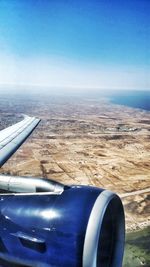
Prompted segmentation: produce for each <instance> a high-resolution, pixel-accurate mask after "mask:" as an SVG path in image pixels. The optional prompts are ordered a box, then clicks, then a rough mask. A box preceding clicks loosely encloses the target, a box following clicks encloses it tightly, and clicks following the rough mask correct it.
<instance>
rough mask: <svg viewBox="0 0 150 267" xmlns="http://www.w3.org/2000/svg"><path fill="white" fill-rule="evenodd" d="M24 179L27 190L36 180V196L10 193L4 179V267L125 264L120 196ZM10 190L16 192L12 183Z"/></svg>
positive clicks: (0, 251)
mask: <svg viewBox="0 0 150 267" xmlns="http://www.w3.org/2000/svg"><path fill="white" fill-rule="evenodd" d="M5 178H6V179H5ZM12 179H15V178H12ZM21 179H22V180H21ZM23 179H24V181H25V182H24V185H25V187H26V185H28V187H30V181H31V185H32V190H33V192H32V190H31V191H30V190H29V192H30V193H28V192H23V193H18V191H17V190H16V192H15V191H14V190H11V192H9V190H8V189H9V188H8V187H7V192H6V188H4V187H5V185H4V184H3V186H2V182H1V180H0V184H1V186H2V187H3V189H4V190H5V193H1V194H0V258H1V259H2V261H5V264H6V263H8V266H13V263H14V264H15V265H14V266H17V264H22V265H23V266H32V267H37V266H39V267H42V266H45V267H46V266H51V267H121V266H122V258H123V251H124V236H125V225H124V211H123V206H122V203H121V200H120V198H119V197H118V196H117V195H116V194H114V193H112V192H110V191H107V190H104V189H99V188H95V187H90V186H70V187H69V186H63V185H61V184H58V183H54V182H52V181H48V180H40V179H35V178H34V179H32V178H31V180H30V178H18V181H19V182H20V183H21V181H22V183H23ZM6 180H7V176H5V177H4V176H3V181H5V182H4V183H5V184H6ZM46 183H47V184H48V185H47V187H48V190H46ZM14 184H15V183H14ZM33 184H36V185H37V186H35V187H34V186H33ZM39 184H40V186H38V185H39ZM42 184H43V188H44V189H42ZM9 186H10V187H11V188H13V182H12V183H9ZM25 187H24V191H26V190H25ZM14 188H15V189H16V188H17V186H16V184H15V186H14ZM37 188H41V189H40V190H37ZM50 188H52V190H50ZM56 188H57V190H56ZM37 191H38V192H37ZM46 191H47V192H46ZM10 262H11V265H10ZM5 266H6V265H5Z"/></svg>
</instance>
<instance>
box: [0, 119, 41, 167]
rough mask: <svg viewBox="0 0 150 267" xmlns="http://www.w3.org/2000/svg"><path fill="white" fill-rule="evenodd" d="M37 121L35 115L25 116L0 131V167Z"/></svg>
mask: <svg viewBox="0 0 150 267" xmlns="http://www.w3.org/2000/svg"><path fill="white" fill-rule="evenodd" d="M39 122H40V120H39V119H37V118H35V117H29V116H25V117H24V119H23V120H22V121H20V122H18V123H16V124H14V125H12V126H10V127H8V128H6V129H4V130H2V131H0V167H1V166H2V165H3V164H4V163H5V162H6V161H7V160H8V159H9V158H10V157H11V156H12V155H13V154H14V153H15V152H16V150H17V149H18V148H19V147H20V146H21V145H22V143H23V142H24V141H25V140H26V139H27V138H28V136H29V135H30V134H31V133H32V131H33V130H34V129H35V128H36V126H37V125H38V123H39Z"/></svg>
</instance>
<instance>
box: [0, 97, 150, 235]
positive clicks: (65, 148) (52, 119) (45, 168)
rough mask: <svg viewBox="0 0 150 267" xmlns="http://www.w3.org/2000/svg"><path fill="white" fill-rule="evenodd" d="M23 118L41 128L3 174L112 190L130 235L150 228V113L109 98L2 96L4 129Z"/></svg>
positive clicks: (1, 124) (1, 125) (0, 125)
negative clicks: (37, 121)
mask: <svg viewBox="0 0 150 267" xmlns="http://www.w3.org/2000/svg"><path fill="white" fill-rule="evenodd" d="M22 114H28V115H32V116H37V117H39V118H41V123H40V124H39V126H38V128H37V129H36V131H35V132H34V133H33V135H32V137H30V138H29V139H28V141H26V142H25V144H24V145H23V146H22V147H21V148H20V149H19V150H18V151H17V153H16V154H15V155H14V156H13V157H12V158H11V159H10V160H9V161H8V162H7V163H6V164H5V165H4V166H3V167H2V168H1V169H0V172H1V173H4V174H12V175H21V176H39V177H46V178H51V179H54V180H57V181H59V182H62V183H64V184H85V185H92V186H98V187H103V188H107V189H109V190H113V191H114V192H116V193H118V194H119V195H120V197H121V198H122V200H123V203H124V207H125V215H126V229H127V231H132V230H138V229H142V228H144V227H146V226H148V225H149V224H150V210H149V207H150V206H149V205H148V203H149V199H150V194H149V193H150V160H149V159H150V153H149V151H150V142H149V140H150V113H149V112H148V111H144V110H140V109H135V108H130V107H125V106H121V105H116V104H112V103H110V102H109V101H108V99H106V98H99V99H90V98H85V99H84V98H78V97H75V98H71V97H54V96H53V97H50V96H47V97H43V96H40V95H35V96H34V97H33V96H32V95H26V96H25V95H24V96H22V95H20V96H15V95H13V96H12V97H9V96H5V95H2V96H1V104H0V129H3V128H5V127H7V126H9V125H11V124H13V123H14V122H17V121H19V120H21V118H22Z"/></svg>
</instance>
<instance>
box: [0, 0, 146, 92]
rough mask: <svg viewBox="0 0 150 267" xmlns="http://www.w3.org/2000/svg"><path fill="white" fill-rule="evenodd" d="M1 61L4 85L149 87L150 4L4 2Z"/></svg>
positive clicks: (0, 0)
mask: <svg viewBox="0 0 150 267" xmlns="http://www.w3.org/2000/svg"><path fill="white" fill-rule="evenodd" d="M0 57H1V60H0V61H1V64H2V61H4V69H5V70H4V69H3V70H1V69H2V68H3V67H2V66H0V70H1V72H0V74H1V77H2V78H1V77H0V82H1V83H5V82H6V83H7V78H8V83H11V82H12V83H13V82H14V83H27V84H28V83H29V84H30V83H32V84H38V83H40V84H42V83H44V81H46V83H45V84H48V85H51V86H53V85H58V86H59V85H60V86H61V84H62V85H66V86H73V85H75V86H78V87H80V83H81V87H82V86H88V84H89V86H90V87H91V86H92V81H93V80H94V79H95V80H96V83H95V84H93V86H95V87H100V88H103V87H104V88H105V87H108V86H111V83H110V84H109V82H108V81H107V78H108V80H110V79H111V78H112V88H114V87H115V84H116V87H119V86H121V81H122V82H123V83H124V82H125V81H127V83H126V84H124V85H123V88H124V87H128V88H132V86H133V87H135V89H136V88H138V86H139V83H140V86H143V87H144V86H145V87H149V81H148V77H147V75H148V72H149V69H150V1H149V0H123V1H121V0H86V1H83V0H80V1H78V0H70V1H69V0H0ZM52 65H53V68H52ZM35 68H36V71H35ZM7 70H8V74H7V73H6V71H7ZM28 72H29V73H28ZM31 72H32V75H31ZM79 72H80V75H79ZM132 74H133V75H132ZM40 75H41V80H40V78H39V77H38V78H37V76H40ZM90 75H91V76H90ZM115 75H116V76H115ZM139 75H141V77H139ZM5 76H6V77H5ZM31 76H32V77H31ZM48 76H51V79H50V78H49V77H48ZM68 76H69V77H68ZM77 76H79V77H77ZM98 76H99V77H98ZM114 76H115V78H114ZM117 76H119V77H118V80H117ZM137 76H138V77H137ZM67 77H68V83H67ZM136 77H137V80H136ZM78 78H79V80H78ZM140 78H141V80H142V81H140V82H139V79H140ZM58 79H60V80H59V82H58ZM62 79H63V80H62ZM88 79H89V80H88ZM27 80H28V81H27ZM144 80H145V81H144ZM128 88H127V89H128Z"/></svg>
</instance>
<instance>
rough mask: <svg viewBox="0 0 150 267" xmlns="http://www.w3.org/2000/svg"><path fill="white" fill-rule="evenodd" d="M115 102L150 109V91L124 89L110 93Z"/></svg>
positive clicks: (111, 99)
mask: <svg viewBox="0 0 150 267" xmlns="http://www.w3.org/2000/svg"><path fill="white" fill-rule="evenodd" d="M110 101H111V102H112V103H114V104H119V105H125V106H129V107H133V108H140V109H144V110H150V91H122V92H119V91H118V92H114V93H110Z"/></svg>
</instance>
